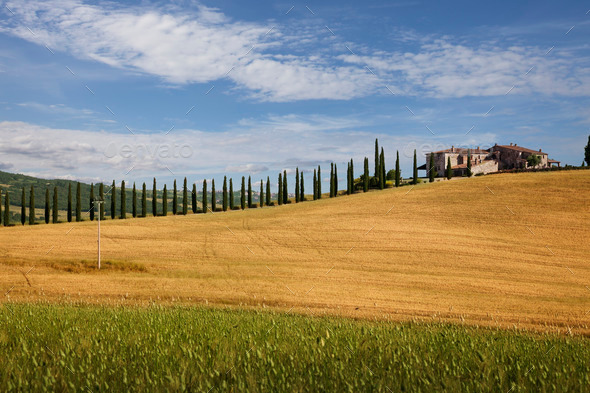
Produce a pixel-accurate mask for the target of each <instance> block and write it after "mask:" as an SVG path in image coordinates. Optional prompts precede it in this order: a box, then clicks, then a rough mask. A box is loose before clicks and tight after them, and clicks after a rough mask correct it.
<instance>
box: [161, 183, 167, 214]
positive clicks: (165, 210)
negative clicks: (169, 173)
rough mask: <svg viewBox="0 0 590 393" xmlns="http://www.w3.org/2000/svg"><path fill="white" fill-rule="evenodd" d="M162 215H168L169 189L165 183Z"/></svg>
mask: <svg viewBox="0 0 590 393" xmlns="http://www.w3.org/2000/svg"><path fill="white" fill-rule="evenodd" d="M162 215H163V216H164V217H166V216H167V215H168V189H167V188H166V184H164V190H162Z"/></svg>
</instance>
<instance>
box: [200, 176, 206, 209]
mask: <svg viewBox="0 0 590 393" xmlns="http://www.w3.org/2000/svg"><path fill="white" fill-rule="evenodd" d="M201 205H202V206H203V213H207V179H204V180H203V197H202V199H201Z"/></svg>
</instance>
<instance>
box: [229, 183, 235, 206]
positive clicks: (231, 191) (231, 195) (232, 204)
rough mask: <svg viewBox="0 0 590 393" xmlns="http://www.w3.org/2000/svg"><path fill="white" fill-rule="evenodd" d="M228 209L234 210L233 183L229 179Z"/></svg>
mask: <svg viewBox="0 0 590 393" xmlns="http://www.w3.org/2000/svg"><path fill="white" fill-rule="evenodd" d="M229 209H230V210H234V181H233V179H232V178H230V179H229Z"/></svg>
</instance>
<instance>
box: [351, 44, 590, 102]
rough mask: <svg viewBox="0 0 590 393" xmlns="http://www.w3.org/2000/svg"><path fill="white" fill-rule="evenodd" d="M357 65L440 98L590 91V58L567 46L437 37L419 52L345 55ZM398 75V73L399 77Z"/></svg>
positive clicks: (406, 89) (404, 90) (407, 90)
mask: <svg viewBox="0 0 590 393" xmlns="http://www.w3.org/2000/svg"><path fill="white" fill-rule="evenodd" d="M340 58H341V59H342V60H343V61H345V62H348V63H351V64H366V65H368V66H369V67H371V68H372V69H373V70H375V71H376V72H378V73H379V75H380V76H381V77H382V78H383V79H387V78H395V80H397V81H399V83H398V88H399V89H400V90H399V93H401V94H408V95H426V96H432V97H438V98H446V97H466V96H504V95H506V94H508V93H509V92H510V93H511V94H513V95H514V94H523V93H525V94H530V93H542V94H547V95H553V94H558V95H564V96H588V95H589V94H590V58H583V57H576V61H575V65H574V61H573V59H574V57H573V56H572V55H571V54H570V53H568V52H567V51H561V52H560V54H559V55H554V56H547V49H540V48H536V47H523V46H512V47H509V48H501V47H498V46H491V45H486V44H481V45H480V46H479V47H476V48H473V47H469V46H467V45H463V44H453V43H452V42H450V41H449V40H441V39H437V40H434V41H433V42H430V43H425V44H422V45H421V46H420V50H418V51H416V52H413V53H412V52H406V53H389V54H387V53H385V54H383V53H382V54H380V55H371V54H369V55H353V54H345V55H341V56H340ZM396 77H397V78H396Z"/></svg>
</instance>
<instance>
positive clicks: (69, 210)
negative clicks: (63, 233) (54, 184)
mask: <svg viewBox="0 0 590 393" xmlns="http://www.w3.org/2000/svg"><path fill="white" fill-rule="evenodd" d="M68 222H72V183H68Z"/></svg>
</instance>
